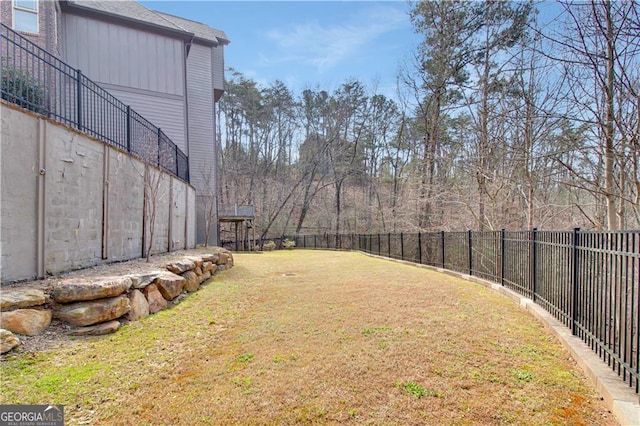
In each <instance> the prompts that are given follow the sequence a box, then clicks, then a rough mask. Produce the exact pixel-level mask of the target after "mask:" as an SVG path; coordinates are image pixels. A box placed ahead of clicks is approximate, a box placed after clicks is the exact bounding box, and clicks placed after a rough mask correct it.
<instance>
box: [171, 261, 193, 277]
mask: <svg viewBox="0 0 640 426" xmlns="http://www.w3.org/2000/svg"><path fill="white" fill-rule="evenodd" d="M195 267H196V264H195V263H194V262H193V261H192V260H189V259H182V260H178V261H176V262H172V263H169V264H168V265H167V269H168V270H169V271H171V272H173V273H174V274H181V273H183V272H187V271H190V270H192V269H195Z"/></svg>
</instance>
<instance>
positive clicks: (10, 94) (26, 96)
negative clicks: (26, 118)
mask: <svg viewBox="0 0 640 426" xmlns="http://www.w3.org/2000/svg"><path fill="white" fill-rule="evenodd" d="M2 99H4V100H6V101H9V102H11V103H14V104H16V105H18V106H21V107H22V108H26V109H28V110H30V111H34V112H37V113H40V112H42V111H44V110H45V108H44V90H43V89H42V87H41V86H40V84H39V83H38V81H37V80H36V79H35V78H33V77H31V76H30V75H29V74H28V73H27V72H25V71H22V70H20V69H16V68H12V67H2Z"/></svg>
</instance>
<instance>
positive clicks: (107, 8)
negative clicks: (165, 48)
mask: <svg viewBox="0 0 640 426" xmlns="http://www.w3.org/2000/svg"><path fill="white" fill-rule="evenodd" d="M60 3H61V4H63V5H65V6H66V7H67V8H71V9H77V10H79V11H84V12H88V13H98V14H102V15H107V16H110V17H112V18H117V19H121V20H124V21H129V22H136V23H140V24H143V25H147V26H152V27H155V28H156V29H161V30H165V31H170V32H173V33H178V34H180V35H182V36H183V37H185V36H186V37H196V38H198V39H201V40H205V41H208V42H210V43H213V44H214V45H218V44H229V39H228V38H227V36H226V34H225V33H224V32H223V31H220V30H216V29H214V28H211V27H209V26H208V25H205V24H202V23H200V22H196V21H191V20H189V19H185V18H180V17H178V16H173V15H168V14H166V13H161V12H156V11H153V10H150V9H147V8H146V7H144V6H143V5H141V4H140V3H138V2H136V1H134V0H119V1H113V0H67V1H61V2H60Z"/></svg>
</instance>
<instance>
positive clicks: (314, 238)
mask: <svg viewBox="0 0 640 426" xmlns="http://www.w3.org/2000/svg"><path fill="white" fill-rule="evenodd" d="M313 248H314V249H317V248H318V240H317V239H316V234H313Z"/></svg>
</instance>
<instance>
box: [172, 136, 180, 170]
mask: <svg viewBox="0 0 640 426" xmlns="http://www.w3.org/2000/svg"><path fill="white" fill-rule="evenodd" d="M173 146H174V147H175V148H176V149H175V151H176V175H178V176H180V171H179V170H178V145H176V144H173Z"/></svg>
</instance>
